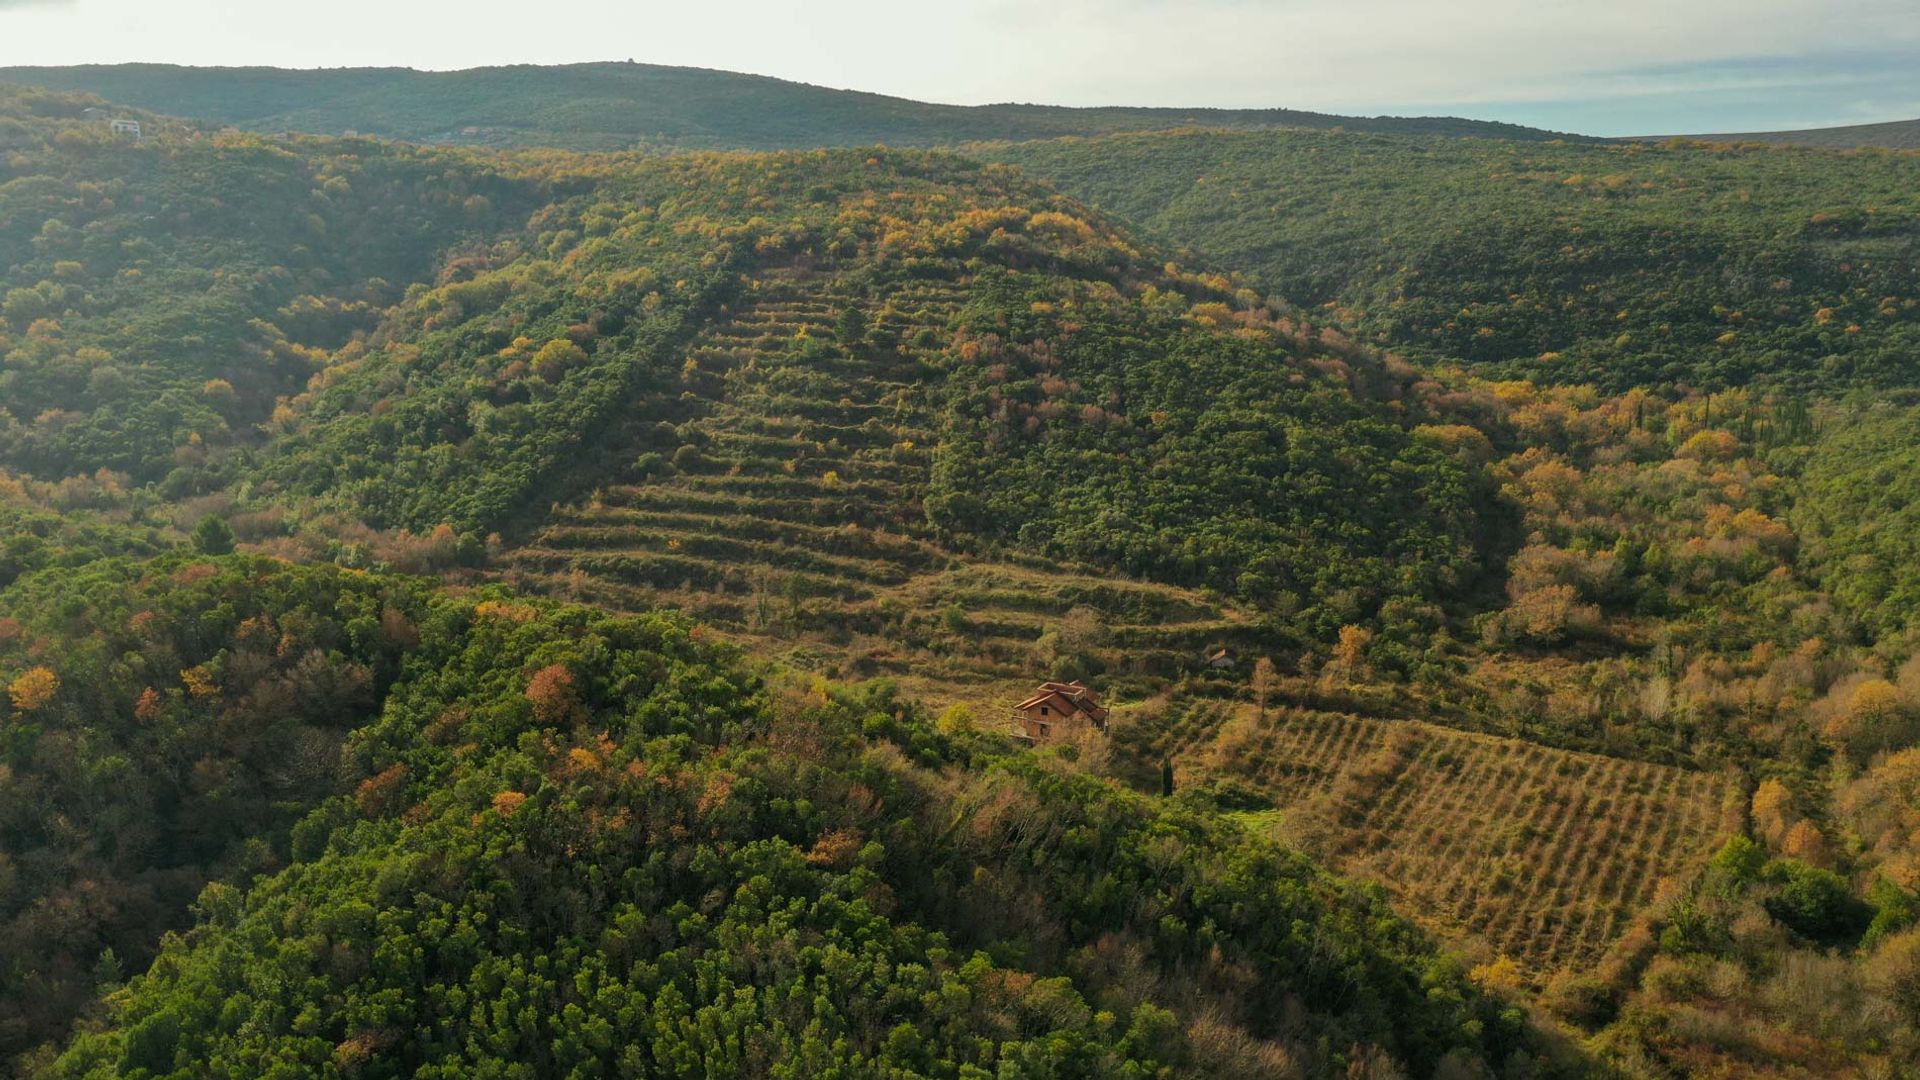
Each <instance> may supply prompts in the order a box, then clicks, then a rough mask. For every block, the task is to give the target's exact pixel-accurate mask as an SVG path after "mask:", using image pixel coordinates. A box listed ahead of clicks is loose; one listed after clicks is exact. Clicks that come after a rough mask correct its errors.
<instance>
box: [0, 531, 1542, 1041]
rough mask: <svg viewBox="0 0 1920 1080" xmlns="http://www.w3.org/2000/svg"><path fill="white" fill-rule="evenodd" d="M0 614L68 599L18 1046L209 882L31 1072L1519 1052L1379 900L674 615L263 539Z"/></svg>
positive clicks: (19, 912) (24, 657)
mask: <svg viewBox="0 0 1920 1080" xmlns="http://www.w3.org/2000/svg"><path fill="white" fill-rule="evenodd" d="M4 599H5V601H6V602H7V605H8V609H9V610H26V609H29V608H31V609H33V610H38V611H41V612H43V613H45V614H44V616H43V618H42V619H40V620H36V621H34V622H31V623H28V624H24V625H21V626H18V627H17V628H16V629H15V630H14V631H13V636H12V637H11V638H10V640H9V644H8V645H6V646H5V652H4V654H0V665H4V666H5V674H6V675H7V676H8V680H9V681H10V683H11V684H12V686H13V688H14V689H13V693H12V703H11V706H10V712H9V714H8V718H7V726H6V731H7V736H8V741H7V746H6V755H7V756H6V761H5V767H6V768H7V769H8V770H9V785H10V788H11V790H12V791H13V792H15V793H17V794H18V795H21V796H26V797H16V798H11V799H9V800H8V806H9V820H8V822H7V823H6V827H5V829H4V830H0V840H3V841H4V843H5V848H4V850H0V867H4V868H5V869H6V871H7V876H6V878H5V882H6V886H7V889H6V894H5V895H6V908H5V911H6V913H7V915H8V918H9V922H8V925H7V936H8V940H9V942H10V948H9V949H8V957H9V965H8V968H7V971H6V977H7V980H8V985H7V995H6V1000H7V1001H8V1003H9V1006H10V1009H11V1008H17V1007H19V1006H22V1005H25V1004H27V1003H32V1005H33V1009H32V1011H30V1012H25V1013H22V1014H13V1015H9V1016H8V1027H7V1029H6V1035H7V1045H8V1048H9V1049H11V1050H18V1049H20V1048H22V1047H23V1046H27V1045H31V1042H30V1041H28V1040H31V1039H33V1038H38V1037H45V1036H46V1035H49V1034H52V1033H53V1032H54V1031H56V1030H57V1027H54V1026H52V1024H53V1021H55V1020H57V1019H58V1018H59V1017H60V1015H61V1014H62V1013H66V1012H71V1011H72V1010H73V1009H74V1008H76V1005H77V1001H78V1000H81V999H84V998H85V997H86V996H87V995H88V994H89V993H90V992H93V991H96V990H104V989H112V988H113V987H114V986H115V985H117V984H118V983H119V981H120V979H121V978H122V969H121V967H120V965H121V964H122V963H125V962H132V963H133V964H134V966H133V968H132V972H138V971H141V970H144V969H145V961H146V959H147V957H148V956H149V955H150V952H151V949H152V947H153V944H154V937H155V933H156V931H158V930H160V929H165V928H168V927H171V926H174V925H176V924H177V923H178V922H179V921H180V920H181V919H182V918H183V916H184V915H185V906H186V900H187V899H189V898H193V897H194V895H195V894H196V893H197V894H198V895H197V899H193V905H192V908H193V913H194V916H195V919H196V925H195V928H194V929H193V930H192V931H191V932H190V933H188V934H186V935H184V936H169V937H168V938H167V939H166V940H165V942H164V943H163V944H162V945H161V951H160V955H159V958H158V959H157V960H156V961H155V962H154V965H153V967H152V969H151V971H148V972H147V973H146V974H135V975H133V977H132V978H131V979H130V981H129V982H128V984H127V986H126V988H125V990H123V991H120V992H118V993H115V994H114V995H113V1004H112V1005H111V1007H110V1009H109V1012H108V1014H107V1017H106V1023H105V1024H104V1025H103V1026H101V1027H100V1028H99V1030H97V1031H93V1032H90V1033H88V1034H85V1035H83V1036H82V1037H80V1039H79V1040H78V1041H76V1042H75V1044H74V1045H73V1047H72V1048H71V1049H70V1050H68V1051H67V1052H66V1053H65V1054H64V1055H63V1056H61V1057H60V1058H59V1060H58V1061H57V1062H52V1063H48V1062H45V1061H42V1062H40V1064H42V1065H44V1066H46V1074H47V1075H53V1076H93V1075H152V1076H160V1075H171V1074H174V1073H175V1072H176V1071H177V1070H182V1069H185V1070H188V1071H189V1072H197V1071H201V1070H205V1069H208V1068H211V1069H215V1070H236V1071H240V1072H246V1073H250V1074H257V1075H309V1074H311V1073H313V1072H315V1071H321V1070H325V1069H329V1068H338V1069H342V1070H345V1071H348V1072H353V1073H356V1074H361V1075H396V1076H398V1075H418V1074H419V1071H420V1070H425V1071H426V1072H427V1073H428V1074H430V1075H449V1076H452V1075H476V1074H489V1075H491V1074H493V1073H494V1072H495V1071H496V1070H501V1069H507V1068H510V1067H515V1066H517V1067H521V1068H531V1069H532V1070H534V1072H535V1073H537V1074H554V1075H558V1074H568V1073H573V1072H576V1071H579V1070H586V1072H587V1073H593V1074H597V1073H601V1072H603V1071H607V1070H615V1071H621V1072H624V1073H627V1074H630V1075H663V1076H664V1075H672V1076H696V1075H713V1074H714V1073H715V1072H716V1071H722V1072H726V1071H739V1070H744V1071H747V1072H760V1071H764V1070H766V1069H768V1068H771V1067H773V1066H774V1065H775V1063H784V1064H782V1065H781V1068H782V1069H798V1070H799V1072H798V1073H795V1075H799V1074H805V1073H813V1072H815V1071H816V1070H817V1069H822V1068H826V1067H828V1065H829V1064H830V1063H837V1067H840V1068H847V1069H851V1070H853V1071H854V1072H855V1073H859V1074H868V1073H882V1074H884V1073H890V1072H893V1071H895V1070H906V1071H908V1072H910V1073H912V1074H917V1075H932V1076H943V1075H945V1076H962V1075H986V1074H988V1073H991V1072H994V1071H996V1070H1004V1069H1006V1068H1013V1069H1016V1070H1034V1069H1037V1070H1041V1071H1044V1072H1048V1073H1051V1074H1054V1075H1082V1076H1096V1075H1099V1076H1112V1075H1141V1076H1146V1075H1188V1074H1191V1075H1201V1074H1204V1073H1211V1072H1216V1071H1218V1070H1221V1069H1225V1070H1228V1074H1229V1075H1236V1074H1245V1075H1263V1074H1268V1073H1271V1072H1272V1071H1273V1070H1275V1069H1285V1068H1303V1069H1309V1070H1312V1071H1321V1070H1324V1069H1327V1068H1332V1067H1339V1066H1340V1063H1341V1062H1343V1061H1346V1060H1352V1059H1355V1057H1356V1055H1358V1057H1359V1059H1362V1060H1364V1058H1365V1055H1366V1054H1369V1053H1375V1052H1381V1051H1384V1052H1388V1053H1392V1054H1394V1055H1396V1056H1398V1057H1401V1058H1403V1059H1407V1060H1415V1061H1435V1060H1439V1059H1441V1058H1443V1057H1447V1058H1451V1059H1457V1060H1459V1061H1460V1062H1462V1063H1464V1062H1468V1061H1472V1060H1475V1059H1479V1060H1486V1059H1487V1058H1489V1057H1492V1058H1495V1059H1499V1058H1502V1057H1504V1056H1506V1055H1507V1054H1509V1053H1514V1052H1519V1053H1522V1054H1524V1053H1525V1052H1526V1051H1525V1049H1524V1045H1523V1042H1524V1039H1525V1038H1526V1036H1525V1034H1524V1032H1523V1031H1522V1029H1521V1025H1520V1016H1519V1014H1518V1013H1517V1012H1515V1011H1507V1012H1503V1011H1501V1009H1500V1007H1499V1006H1498V1005H1497V1004H1496V1003H1493V1002H1491V1001H1489V1000H1488V999H1486V998H1484V997H1483V996H1482V995H1480V994H1479V993H1478V992H1477V991H1476V990H1474V989H1473V988H1472V987H1471V986H1469V985H1468V984H1467V983H1466V982H1465V981H1464V979H1463V976H1462V973H1461V972H1460V970H1459V969H1458V968H1457V967H1451V966H1449V962H1448V961H1447V960H1446V959H1445V958H1443V957H1442V956H1440V955H1439V954H1437V953H1435V952H1434V950H1433V948H1432V946H1431V945H1430V944H1428V943H1427V942H1426V941H1425V939H1424V938H1423V937H1421V936H1420V935H1419V934H1417V933H1416V932H1414V931H1412V929H1411V928H1410V927H1408V926H1406V925H1405V924H1403V923H1399V922H1397V921H1396V920H1395V919H1394V918H1393V917H1392V916H1391V915H1390V914H1389V913H1387V912H1386V911H1385V909H1384V907H1383V905H1382V903H1381V900H1380V898H1379V897H1378V895H1377V894H1370V893H1367V892H1363V891H1359V890H1356V889H1353V888H1351V887H1347V886H1343V885H1340V884H1339V883H1337V882H1335V881H1333V880H1331V879H1328V878H1326V877H1324V876H1322V875H1321V874H1319V873H1318V872H1317V871H1315V870H1313V869H1312V868H1311V867H1310V866H1309V865H1308V864H1306V863H1305V862H1304V860H1302V859H1300V858H1299V857H1298V856H1296V855H1291V854H1287V853H1284V852H1281V851H1279V850H1277V849H1275V848H1273V847H1271V846H1270V845H1266V844H1262V843H1259V842H1255V841H1252V840H1250V839H1249V838H1248V837H1246V836H1245V834H1244V833H1241V832H1239V831H1238V830H1236V829H1233V828H1231V827H1226V826H1222V825H1220V824H1218V823H1213V822H1210V821H1208V820H1207V819H1206V818H1205V817H1204V816H1202V815H1199V814H1196V813H1195V812H1193V811H1192V810H1190V809H1186V808H1181V807H1160V806H1156V805H1155V804H1154V802H1153V801H1152V800H1149V799H1146V798H1143V797H1140V796H1135V795H1130V794H1126V793H1121V792H1116V791H1114V790H1112V789H1110V788H1109V787H1107V786H1106V785H1103V784H1101V783H1099V782H1097V781H1094V780H1092V779H1090V778H1086V777H1081V776H1077V775H1074V774H1073V771H1072V770H1065V771H1062V770H1060V769H1058V768H1047V767H1044V766H1042V765H1039V764H1037V763H1034V762H1030V761H1026V760H1023V758H1022V756H1021V755H1019V754H1018V753H1017V752H1010V751H1009V750H1007V749H1005V748H1004V745H1003V743H1002V742H1001V740H999V739H997V738H994V737H980V736H966V737H961V738H954V737H950V736H946V735H942V734H940V733H939V732H937V731H936V730H935V729H934V727H933V726H932V725H931V724H930V723H929V721H928V719H927V718H926V717H925V715H924V714H923V713H921V712H920V711H919V710H918V709H917V708H915V707H913V706H911V705H909V704H907V703H905V702H902V701H900V700H898V699H897V698H895V697H894V696H893V695H892V694H891V693H890V692H889V691H887V690H886V689H885V688H884V687H875V688H871V689H867V690H863V691H858V692H854V691H840V690H834V689H830V688H816V689H815V690H812V691H805V692H803V691H802V690H801V689H800V688H798V687H796V688H794V689H793V690H792V691H786V692H781V693H778V694H776V693H773V692H771V691H770V689H769V688H767V687H764V686H762V685H760V684H759V683H758V681H757V680H756V679H755V677H754V676H753V675H752V674H751V673H750V672H748V671H747V670H745V669H744V668H743V667H742V666H741V665H740V663H739V661H738V659H737V658H736V657H734V656H733V655H732V654H731V653H730V652H729V651H728V650H727V649H725V648H724V647H716V646H714V645H711V644H706V643H703V642H702V641H701V640H700V639H699V635H698V633H697V631H696V630H695V628H693V627H691V626H689V625H688V624H686V623H684V622H680V621H676V620H673V619H671V618H666V617H646V618H618V617H613V616H609V615H606V614H604V613H598V612H592V611H588V610H584V609H578V608H554V607H551V606H548V605H542V604H529V603H526V602H522V601H518V600H514V599H511V598H507V597H504V596H500V595H498V594H492V595H484V594H483V595H481V596H472V595H469V596H459V597H456V596H449V595H433V594H432V593H431V591H430V590H429V589H428V588H427V586H426V585H425V584H424V583H422V582H418V581H409V580H404V579H390V578H383V577H380V576H368V575H363V574H354V573H349V572H345V571H341V570H338V569H335V568H330V567H315V568H303V567H291V566H286V565H284V564H278V563H275V562H271V561H266V560H259V559H247V558H242V557H227V558H225V559H220V560H206V559H204V558H201V557H175V558H172V559H169V560H164V561H161V562H158V563H132V562H126V561H114V560H108V561H103V562H100V563H98V564H95V565H94V566H93V567H91V568H89V571H88V572H87V573H86V574H85V575H82V576H80V577H78V578H75V577H70V576H67V575H40V576H36V577H34V578H32V579H30V580H29V581H27V582H23V583H22V584H20V585H17V586H15V588H14V590H13V591H12V592H10V593H9V594H8V595H7V596H6V597H5V598H4ZM35 656H41V657H45V658H47V659H48V660H49V661H50V662H49V663H48V664H38V665H34V666H28V665H30V664H34V660H33V657H35ZM42 673H44V674H42ZM41 681H44V682H45V688H44V690H41V689H36V687H38V686H39V684H40V682H41ZM23 688H24V689H23ZM148 762H150V763H159V762H168V763H170V765H169V768H168V769H166V770H165V771H160V772H156V771H154V770H153V769H151V768H142V767H140V765H139V764H137V763H148ZM243 870H244V872H245V873H241V871H243ZM247 873H265V874H268V875H270V876H268V877H266V878H263V879H261V880H260V882H259V883H258V884H256V885H255V886H254V887H253V888H252V889H251V890H249V891H246V892H243V891H242V890H241V889H240V888H238V887H236V885H234V884H224V883H222V880H226V881H235V882H241V883H243V882H244V881H245V874H247ZM210 880H211V883H209V882H210ZM203 885H204V888H202V886H203ZM182 893H184V895H181V894H182ZM56 918H57V919H59V920H60V921H61V922H62V923H64V925H65V929H64V931H63V932H61V933H57V934H56V933H49V932H48V931H49V929H50V928H51V927H50V922H49V921H50V920H52V919H56ZM103 946H104V948H103ZM96 956H98V957H99V959H96ZM129 974H131V972H129ZM1175 979H1177V980H1179V983H1180V985H1183V986H1186V987H1188V988H1189V989H1187V990H1184V991H1182V992H1181V993H1180V994H1179V995H1177V996H1175V997H1171V998H1165V999H1164V1001H1163V1000H1162V998H1161V993H1160V992H1157V991H1156V990H1155V989H1154V988H1155V987H1158V986H1167V987H1169V988H1170V987H1171V986H1172V985H1173V984H1172V983H1171V982H1169V980H1175ZM1189 995H1198V997H1193V996H1189ZM1169 1005H1171V1006H1175V1007H1177V1008H1178V1009H1179V1010H1180V1012H1179V1013H1176V1012H1174V1011H1171V1010H1170V1009H1169V1008H1168V1006H1169ZM1181 1014H1185V1015H1184V1016H1183V1015H1181ZM982 1070H985V1071H984V1072H983V1071H982ZM501 1075H508V1073H501Z"/></svg>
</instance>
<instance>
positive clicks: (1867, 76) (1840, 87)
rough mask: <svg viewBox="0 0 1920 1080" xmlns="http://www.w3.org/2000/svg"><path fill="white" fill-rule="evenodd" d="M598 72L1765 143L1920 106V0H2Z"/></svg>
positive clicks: (17, 39)
mask: <svg viewBox="0 0 1920 1080" xmlns="http://www.w3.org/2000/svg"><path fill="white" fill-rule="evenodd" d="M587 60H638V61H641V62H643V63H657V64H684V65H691V66H697V67H711V68H723V69H726V70H731V71H747V72H753V73H755V74H761V75H774V76H778V77H781V78H787V79H795V80H798V81H801V82H808V83H814V84H818V85H823V86H833V87H844V88H851V89H858V90H870V91H875V92H879V93H886V94H896V95H899V96H902V97H911V98H916V99H919V100H923V101H940V102H951V103H955V104H982V103H987V102H1001V101H1029V102H1042V103H1047V104H1059V105H1169V106H1182V107H1196V106H1209V105H1211V106H1223V107H1286V108H1299V109H1313V110H1318V111H1323V112H1337V113H1353V114H1364V115H1372V114H1377V113H1394V114H1452V115H1461V116H1472V117H1477V118H1484V119H1492V120H1507V121H1511V122H1514V123H1523V124H1531V125H1535V126H1540V127H1548V128H1553V129H1556V130H1564V131H1578V132H1582V133H1585V134H1594V135H1640V134H1665V133H1678V132H1685V133H1710V132H1733V131H1758V130H1772V129H1783V128H1798V127H1813V126H1825V125H1831V124H1850V123H1869V122H1876V121H1883V120H1903V119H1912V118H1915V117H1920V0H1579V2H1567V0H1105V2H1097V0H1025V2H1015V0H942V2H941V3H938V4H916V3H913V2H912V0H784V2H779V0H694V2H687V0H677V2H658V0H539V2H537V3H526V2H525V0H457V2H456V0H330V2H328V3H325V4H317V3H306V2H301V0H0V65H9V64H80V63H116V62H125V61H155V62H169V63H181V64H199V65H254V64H261V65H274V66H281V67H302V68H313V67H344V66H362V65H379V66H402V67H416V68H428V69H442V70H444V69H450V68H462V67H476V66H481V65H488V64H505V63H542V64H545V63H566V62H574V61H587Z"/></svg>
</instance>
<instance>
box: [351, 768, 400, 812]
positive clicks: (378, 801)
mask: <svg viewBox="0 0 1920 1080" xmlns="http://www.w3.org/2000/svg"><path fill="white" fill-rule="evenodd" d="M406 790H407V767H406V766H405V765H390V766H388V767H387V768H385V769H382V770H381V771H380V772H379V773H377V774H375V775H373V776H370V777H368V778H367V779H366V780H364V781H362V782H361V784H360V787H359V788H358V789H357V790H355V791H354V800H355V801H356V802H358V803H359V804H360V812H361V813H363V814H366V815H367V816H368V817H380V816H383V815H385V814H390V813H393V812H394V811H395V810H398V809H399V808H400V804H401V802H402V801H403V799H404V798H405V795H406Z"/></svg>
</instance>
